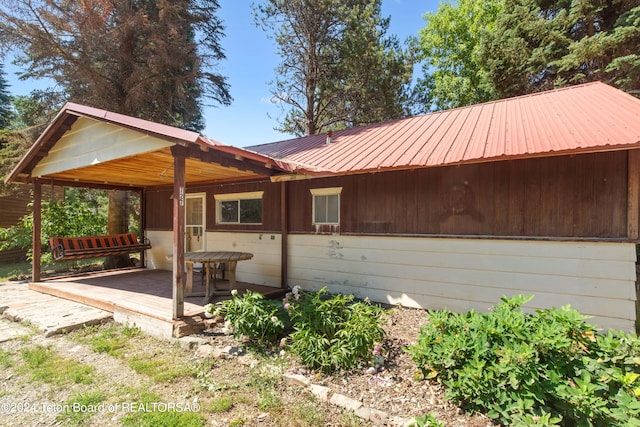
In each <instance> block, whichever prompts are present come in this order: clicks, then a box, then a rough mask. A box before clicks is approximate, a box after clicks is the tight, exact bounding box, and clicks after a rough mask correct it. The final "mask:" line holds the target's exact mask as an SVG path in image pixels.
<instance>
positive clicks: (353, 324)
mask: <svg viewBox="0 0 640 427" xmlns="http://www.w3.org/2000/svg"><path fill="white" fill-rule="evenodd" d="M205 310H206V312H207V313H209V315H211V316H213V315H222V316H224V317H225V320H226V322H227V328H228V329H229V332H232V333H233V334H234V336H235V337H237V338H239V337H242V336H247V337H249V338H250V339H252V340H254V341H256V342H257V343H259V344H260V345H263V346H266V345H269V344H270V345H273V346H275V345H276V344H277V343H278V342H279V343H280V346H281V347H286V348H287V349H288V350H290V351H291V353H292V354H294V355H295V356H297V357H298V358H299V359H300V360H301V362H302V363H303V364H304V365H306V366H308V367H310V368H313V369H320V370H323V371H333V370H336V369H351V368H355V367H359V366H362V365H363V364H366V363H370V362H372V361H373V356H374V347H375V345H376V343H377V342H380V341H381V340H382V338H383V336H384V330H383V329H382V326H381V322H382V314H383V311H382V309H381V308H380V307H378V306H375V305H371V304H370V303H368V302H354V301H353V295H329V294H328V292H327V288H323V289H321V290H320V291H319V292H302V291H300V290H299V288H298V287H294V289H293V291H292V292H290V293H288V294H287V296H286V297H285V299H284V300H283V301H272V300H265V299H264V297H263V296H262V295H260V294H258V293H254V292H251V291H246V292H245V293H244V294H243V295H242V296H239V295H238V294H237V292H236V293H234V295H233V298H232V299H231V300H227V301H221V302H219V303H216V304H215V305H213V304H210V305H208V306H206V307H205Z"/></svg>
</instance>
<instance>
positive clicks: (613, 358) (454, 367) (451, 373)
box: [408, 296, 640, 426]
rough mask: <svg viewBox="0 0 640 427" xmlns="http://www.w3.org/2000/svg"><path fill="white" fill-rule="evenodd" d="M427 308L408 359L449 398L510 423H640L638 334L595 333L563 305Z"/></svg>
mask: <svg viewBox="0 0 640 427" xmlns="http://www.w3.org/2000/svg"><path fill="white" fill-rule="evenodd" d="M531 298H532V297H524V296H516V297H513V298H510V299H508V298H504V297H503V298H502V302H501V303H500V304H498V305H497V306H495V307H494V308H493V310H492V311H491V312H490V313H478V312H475V311H470V312H468V313H465V314H454V313H451V312H449V311H447V310H442V311H434V312H432V313H430V315H429V320H430V322H429V323H428V324H427V325H426V326H424V328H423V329H422V331H421V334H420V336H419V340H418V342H417V343H416V344H414V345H412V346H410V348H409V349H408V351H409V352H410V354H411V356H412V358H413V360H414V361H415V362H416V364H417V365H418V367H419V368H420V369H421V371H422V373H423V375H424V376H425V378H431V379H437V380H438V381H440V382H442V383H443V384H445V385H446V386H447V387H448V390H447V395H448V397H449V398H451V399H453V400H455V401H457V402H459V403H461V404H462V405H463V406H464V407H465V408H467V409H469V410H472V411H483V412H486V413H487V414H488V416H489V417H491V418H494V419H496V420H498V421H500V422H501V423H504V424H508V425H512V424H517V425H559V424H560V423H562V425H611V426H614V425H620V426H621V425H640V423H638V422H637V420H638V416H639V415H640V400H639V399H640V379H639V378H640V340H638V338H637V337H636V336H635V335H633V334H625V333H623V332H617V333H613V332H609V333H607V334H606V335H599V334H597V333H596V331H595V330H594V327H593V326H592V325H590V324H588V323H585V317H584V316H582V315H581V314H580V313H579V312H577V311H575V310H571V309H570V308H569V307H563V308H561V309H552V310H537V311H536V312H535V313H534V314H527V313H524V312H523V311H522V309H521V306H522V305H523V304H524V303H526V302H528V301H529V300H530V299H531Z"/></svg>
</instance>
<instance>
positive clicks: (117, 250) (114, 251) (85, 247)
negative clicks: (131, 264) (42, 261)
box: [49, 233, 151, 261]
mask: <svg viewBox="0 0 640 427" xmlns="http://www.w3.org/2000/svg"><path fill="white" fill-rule="evenodd" d="M49 245H50V246H51V254H52V255H53V259H54V260H55V261H64V260H73V259H83V258H99V257H105V256H109V255H119V254H126V253H132V252H141V251H144V250H146V249H151V243H150V242H149V240H147V239H144V240H143V241H142V242H139V241H138V236H136V234H135V233H125V234H114V235H110V236H80V237H52V238H50V239H49Z"/></svg>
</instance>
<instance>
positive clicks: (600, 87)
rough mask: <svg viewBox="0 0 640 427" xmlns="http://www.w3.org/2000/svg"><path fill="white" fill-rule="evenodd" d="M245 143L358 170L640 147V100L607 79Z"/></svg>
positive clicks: (311, 166) (315, 166)
mask: <svg viewBox="0 0 640 427" xmlns="http://www.w3.org/2000/svg"><path fill="white" fill-rule="evenodd" d="M326 139H327V135H326V134H321V135H313V136H308V137H303V138H297V139H290V140H286V141H281V142H276V143H271V144H264V145H258V146H253V147H248V149H249V150H253V151H256V152H258V153H261V154H265V155H268V156H270V157H274V158H277V159H281V160H283V161H285V162H288V163H291V164H292V166H293V167H294V169H298V170H302V171H305V170H306V171H313V172H329V173H357V172H365V171H373V170H387V169H407V168H417V167H429V166H442V165H450V164H461V163H476V162H486V161H494V160H506V159H514V158H525V157H542V156H554V155H561V154H574V153H582V152H594V151H611V150H619V149H628V148H634V147H640V99H637V98H634V97H633V96H631V95H628V94H626V93H624V92H622V91H620V90H618V89H615V88H613V87H611V86H608V85H606V84H604V83H600V82H593V83H587V84H583V85H578V86H571V87H567V88H563V89H557V90H552V91H548V92H541V93H536V94H531V95H526V96H520V97H516V98H509V99H504V100H499V101H494V102H488V103H484V104H478V105H473V106H469V107H463V108H457V109H453V110H448V111H442V112H437V113H431V114H426V115H421V116H415V117H410V118H406V119H401V120H394V121H390V122H385V123H378V124H373V125H369V126H364V127H358V128H351V129H345V130H342V131H334V132H333V135H332V137H331V143H330V144H327V143H326Z"/></svg>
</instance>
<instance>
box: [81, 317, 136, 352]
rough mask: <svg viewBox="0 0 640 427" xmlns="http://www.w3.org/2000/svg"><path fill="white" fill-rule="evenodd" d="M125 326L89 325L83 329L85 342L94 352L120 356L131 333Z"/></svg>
mask: <svg viewBox="0 0 640 427" xmlns="http://www.w3.org/2000/svg"><path fill="white" fill-rule="evenodd" d="M126 331H128V329H127V328H122V327H121V326H118V325H116V324H110V325H107V326H102V327H100V328H95V327H91V328H89V329H87V330H86V331H85V334H86V335H87V338H86V339H85V340H84V341H85V342H87V343H88V344H89V345H90V346H91V349H92V350H93V351H95V352H96V353H106V354H108V355H110V356H115V357H122V349H123V348H124V347H125V346H126V344H127V340H128V338H130V337H131V336H134V335H131V334H130V333H129V332H126Z"/></svg>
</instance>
